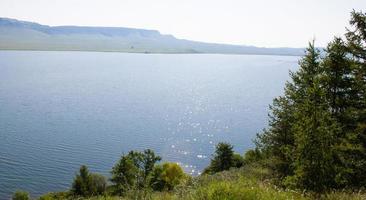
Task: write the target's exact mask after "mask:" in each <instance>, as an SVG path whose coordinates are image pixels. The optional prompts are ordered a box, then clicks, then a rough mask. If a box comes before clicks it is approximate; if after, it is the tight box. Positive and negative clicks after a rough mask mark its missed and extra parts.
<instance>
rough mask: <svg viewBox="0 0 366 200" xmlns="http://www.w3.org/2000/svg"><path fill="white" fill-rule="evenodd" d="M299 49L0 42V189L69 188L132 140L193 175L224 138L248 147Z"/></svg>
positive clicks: (6, 192) (133, 146)
mask: <svg viewBox="0 0 366 200" xmlns="http://www.w3.org/2000/svg"><path fill="white" fill-rule="evenodd" d="M298 59H299V57H290V56H259V55H214V54H128V53H104V52H47V51H44V52H38V51H0V199H8V198H9V197H10V196H11V194H12V193H13V192H14V191H15V190H16V189H23V190H27V191H29V192H30V193H31V195H32V196H33V197H36V196H39V195H40V194H42V193H45V192H48V191H62V190H65V189H67V188H69V187H70V185H71V182H72V180H73V177H74V175H75V173H76V172H77V170H78V169H79V167H80V165H82V164H85V165H87V166H89V167H90V170H91V171H92V172H98V173H102V174H104V175H106V176H109V172H110V170H111V168H112V167H113V165H114V163H115V162H116V161H117V160H118V159H119V157H120V156H121V154H122V153H126V152H128V151H129V150H144V149H147V148H151V149H153V150H154V151H155V152H157V153H158V154H159V155H161V156H162V157H163V160H164V161H172V162H178V163H179V164H180V165H181V166H182V167H183V168H184V169H185V171H186V172H187V173H191V174H193V175H197V174H199V173H200V172H201V171H202V169H203V168H204V167H205V166H207V165H208V163H209V162H210V156H211V155H212V153H213V152H214V145H215V144H217V143H218V142H221V141H226V142H230V143H232V144H233V145H234V147H235V151H237V152H239V153H241V154H243V153H244V152H245V150H247V149H249V148H251V147H253V142H252V140H253V139H254V138H255V135H256V133H258V132H260V131H261V130H262V129H263V128H265V127H266V125H267V120H268V116H267V114H268V105H269V104H270V103H271V102H272V99H273V98H274V97H276V96H278V95H281V94H282V93H283V87H284V83H285V82H286V80H288V79H289V74H288V72H289V70H296V69H297V68H298V64H297V61H298Z"/></svg>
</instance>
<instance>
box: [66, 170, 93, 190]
mask: <svg viewBox="0 0 366 200" xmlns="http://www.w3.org/2000/svg"><path fill="white" fill-rule="evenodd" d="M90 186H91V177H90V173H89V170H88V168H87V167H86V166H85V165H82V166H81V167H80V170H79V174H77V175H76V177H75V179H74V182H73V183H72V188H71V192H72V193H73V194H74V195H77V196H90V195H91V192H90V191H91V187H90Z"/></svg>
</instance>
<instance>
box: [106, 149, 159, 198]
mask: <svg viewBox="0 0 366 200" xmlns="http://www.w3.org/2000/svg"><path fill="white" fill-rule="evenodd" d="M160 160H161V157H159V156H156V155H155V153H154V152H153V151H152V150H150V149H147V150H145V151H144V152H136V151H130V152H129V153H128V154H127V155H122V157H121V159H120V160H119V161H118V163H117V164H116V165H115V166H114V167H113V169H112V172H111V173H112V178H111V181H112V182H113V183H114V186H113V188H114V192H115V193H116V194H119V195H123V194H124V193H125V192H126V191H128V190H132V189H141V188H144V187H148V186H149V184H150V183H149V181H150V175H151V173H152V171H153V169H154V166H155V164H156V163H157V162H158V161H160Z"/></svg>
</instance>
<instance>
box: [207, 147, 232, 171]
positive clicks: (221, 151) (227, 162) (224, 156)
mask: <svg viewBox="0 0 366 200" xmlns="http://www.w3.org/2000/svg"><path fill="white" fill-rule="evenodd" d="M235 164H236V162H235V157H234V151H233V146H232V145H230V144H229V143H224V142H220V143H218V144H217V145H216V150H215V154H214V157H213V159H212V160H211V163H210V165H209V166H208V167H207V168H206V169H205V170H204V173H209V174H213V173H216V172H221V171H224V170H228V169H230V168H231V167H234V166H235Z"/></svg>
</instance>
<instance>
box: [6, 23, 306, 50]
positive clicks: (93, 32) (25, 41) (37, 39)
mask: <svg viewBox="0 0 366 200" xmlns="http://www.w3.org/2000/svg"><path fill="white" fill-rule="evenodd" d="M0 50H54V51H57V50H59V51H61V50H65V51H114V52H135V53H221V54H260V55H294V56H298V55H303V53H304V49H301V48H259V47H253V46H241V45H228V44H215V43H205V42H196V41H190V40H183V39H177V38H175V37H174V36H172V35H163V34H161V33H160V32H159V31H156V30H146V29H134V28H122V27H86V26H47V25H41V24H37V23H33V22H27V21H19V20H16V19H9V18H0Z"/></svg>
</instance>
